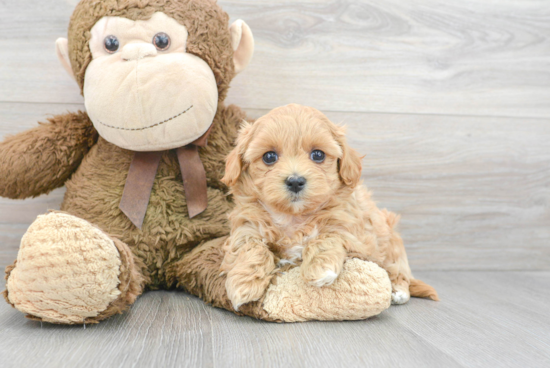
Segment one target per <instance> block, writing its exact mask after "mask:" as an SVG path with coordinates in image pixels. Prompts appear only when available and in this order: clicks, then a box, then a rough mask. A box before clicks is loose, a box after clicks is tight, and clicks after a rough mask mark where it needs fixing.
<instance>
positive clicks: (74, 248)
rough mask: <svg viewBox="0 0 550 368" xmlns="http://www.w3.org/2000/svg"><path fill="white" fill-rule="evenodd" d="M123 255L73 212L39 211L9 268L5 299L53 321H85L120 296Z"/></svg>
mask: <svg viewBox="0 0 550 368" xmlns="http://www.w3.org/2000/svg"><path fill="white" fill-rule="evenodd" d="M120 266H121V260H120V256H119V252H118V250H117V248H116V246H115V244H114V242H113V240H112V239H111V238H109V237H108V236H107V235H106V234H105V233H103V232H102V231H101V230H99V229H98V228H96V227H94V226H93V225H91V224H90V223H88V222H87V221H85V220H82V219H79V218H77V217H74V216H71V215H68V214H65V213H59V212H52V213H49V214H47V215H43V216H39V217H38V218H37V219H36V221H35V222H34V223H33V224H32V225H31V226H30V227H29V229H28V230H27V233H26V234H25V235H24V236H23V238H22V240H21V248H20V249H19V254H18V256H17V262H16V264H15V266H14V268H13V269H11V272H9V271H10V269H9V268H8V272H9V276H8V279H7V284H6V289H7V297H6V299H8V302H10V303H11V304H12V305H13V306H14V307H15V308H17V309H18V310H20V311H21V312H24V313H28V314H29V315H30V316H31V317H38V318H39V319H41V320H43V321H47V322H52V323H84V322H85V321H86V318H89V317H95V316H97V315H98V314H99V313H100V312H102V311H104V310H105V309H107V307H108V306H109V304H110V303H111V302H113V301H114V300H116V299H117V298H118V296H119V295H120V291H119V290H118V288H117V286H118V284H119V278H118V276H119V274H120Z"/></svg>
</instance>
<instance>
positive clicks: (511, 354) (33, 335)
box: [0, 272, 550, 368]
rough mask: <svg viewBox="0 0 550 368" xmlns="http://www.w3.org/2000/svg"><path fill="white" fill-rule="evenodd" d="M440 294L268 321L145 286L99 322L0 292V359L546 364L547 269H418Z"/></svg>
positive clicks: (137, 363) (29, 362) (23, 362)
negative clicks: (33, 316)
mask: <svg viewBox="0 0 550 368" xmlns="http://www.w3.org/2000/svg"><path fill="white" fill-rule="evenodd" d="M418 276H419V277H421V278H422V279H423V280H425V281H427V282H429V283H431V284H432V285H434V286H435V287H436V289H437V290H438V291H439V293H440V296H441V297H442V301H441V302H439V303H437V302H432V301H427V300H420V299H413V300H411V302H410V303H409V304H406V305H404V306H392V307H391V308H390V309H389V310H387V311H385V312H383V313H382V314H381V315H379V316H377V317H375V318H372V319H370V320H367V321H356V322H311V323H297V324H273V323H267V322H261V321H257V320H253V319H251V318H247V317H238V316H235V315H234V314H232V313H229V312H226V311H224V310H220V309H214V308H212V307H210V306H207V305H205V304H204V303H203V302H202V301H200V300H199V299H197V298H195V297H192V296H188V295H186V294H185V293H183V292H164V291H161V292H149V293H146V294H144V296H142V297H141V298H140V299H138V301H137V303H136V304H135V305H134V306H133V307H132V308H131V310H130V311H129V312H128V313H126V314H124V315H119V316H115V317H113V318H111V319H109V320H107V321H104V322H102V323H101V324H99V325H92V326H86V329H84V328H83V326H72V327H67V326H56V325H49V324H43V325H41V324H40V323H39V322H34V321H28V320H25V319H24V318H23V316H22V315H21V313H19V312H17V311H16V310H14V309H12V308H10V307H9V306H8V305H6V304H3V303H0V336H1V338H0V366H2V367H6V368H10V367H21V366H25V367H64V366H67V367H69V366H71V367H74V366H78V367H103V366H113V367H115V366H116V367H151V366H167V367H171V366H178V367H179V366H183V367H197V366H202V367H216V368H217V367H220V368H221V367H266V368H269V367H390V366H391V367H426V368H431V367H437V368H439V367H518V366H522V367H530V368H536V367H541V368H542V367H547V366H548V365H550V333H549V329H548V326H549V323H550V317H549V316H548V313H547V312H546V305H547V304H548V303H549V302H550V296H549V294H548V293H541V290H547V285H548V284H549V283H550V272H422V273H419V275H418Z"/></svg>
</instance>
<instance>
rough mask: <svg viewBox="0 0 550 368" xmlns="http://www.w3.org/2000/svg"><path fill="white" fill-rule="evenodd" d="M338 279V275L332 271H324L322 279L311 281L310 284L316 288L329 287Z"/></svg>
mask: <svg viewBox="0 0 550 368" xmlns="http://www.w3.org/2000/svg"><path fill="white" fill-rule="evenodd" d="M337 278H338V274H337V273H336V272H334V271H326V272H325V274H324V275H323V277H321V278H320V279H318V280H315V281H311V282H310V284H311V285H313V286H317V287H323V286H328V285H331V284H332V283H333V282H334V281H335V280H336V279H337Z"/></svg>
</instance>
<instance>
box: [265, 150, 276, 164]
mask: <svg viewBox="0 0 550 368" xmlns="http://www.w3.org/2000/svg"><path fill="white" fill-rule="evenodd" d="M262 159H263V161H264V164H266V165H273V164H274V163H275V162H277V160H278V159H279V156H278V155H277V153H276V152H273V151H269V152H266V153H264V157H263V158H262Z"/></svg>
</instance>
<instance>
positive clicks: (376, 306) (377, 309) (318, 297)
mask: <svg viewBox="0 0 550 368" xmlns="http://www.w3.org/2000/svg"><path fill="white" fill-rule="evenodd" d="M390 303H391V282H390V279H389V277H388V273H387V272H386V271H385V270H383V269H382V268H380V267H379V266H378V265H376V264H374V263H372V262H365V261H361V260H359V259H350V260H348V261H346V263H344V269H343V270H342V273H341V274H340V275H339V276H338V279H337V280H336V281H335V282H334V283H333V284H332V285H329V286H323V287H317V286H312V285H309V284H307V283H306V282H305V281H304V280H303V279H302V277H301V276H300V268H299V267H296V268H293V269H291V270H290V271H287V272H285V273H284V274H283V275H281V276H278V278H277V280H276V282H275V283H273V284H272V285H270V287H269V289H268V291H267V293H266V296H265V299H264V303H263V307H264V310H265V311H266V312H267V313H268V314H269V317H271V318H273V319H276V320H283V321H285V322H299V321H308V320H324V321H327V320H359V319H366V318H369V317H372V316H375V315H377V314H380V313H381V312H382V311H384V310H385V309H387V308H389V306H390Z"/></svg>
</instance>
